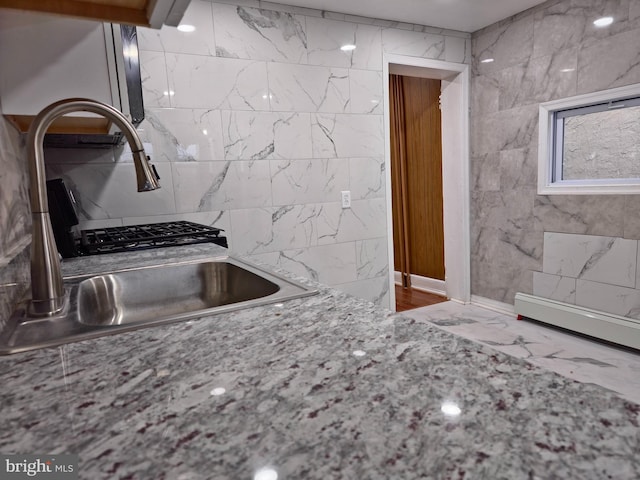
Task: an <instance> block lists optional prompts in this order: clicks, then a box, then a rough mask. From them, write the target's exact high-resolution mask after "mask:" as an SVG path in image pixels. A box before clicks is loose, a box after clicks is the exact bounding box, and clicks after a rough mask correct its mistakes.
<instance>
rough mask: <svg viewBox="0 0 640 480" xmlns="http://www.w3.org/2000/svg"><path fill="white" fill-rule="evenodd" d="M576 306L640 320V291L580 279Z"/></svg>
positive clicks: (577, 285)
mask: <svg viewBox="0 0 640 480" xmlns="http://www.w3.org/2000/svg"><path fill="white" fill-rule="evenodd" d="M576 305H580V306H581V307H587V308H593V309H594V310H599V311H601V312H608V313H613V314H615V315H622V316H623V317H630V318H636V319H640V290H636V289H634V288H626V287H618V286H616V285H609V284H606V283H598V282H590V281H587V280H580V279H578V280H577V281H576Z"/></svg>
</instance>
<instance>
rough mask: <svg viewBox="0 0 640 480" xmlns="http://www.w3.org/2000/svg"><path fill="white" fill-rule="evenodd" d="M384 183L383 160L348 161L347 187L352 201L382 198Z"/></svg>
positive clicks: (363, 159)
mask: <svg viewBox="0 0 640 480" xmlns="http://www.w3.org/2000/svg"><path fill="white" fill-rule="evenodd" d="M385 181H386V179H385V166H384V158H382V157H364V158H350V159H349V186H350V188H351V199H352V200H363V199H366V198H378V197H383V198H384V193H385Z"/></svg>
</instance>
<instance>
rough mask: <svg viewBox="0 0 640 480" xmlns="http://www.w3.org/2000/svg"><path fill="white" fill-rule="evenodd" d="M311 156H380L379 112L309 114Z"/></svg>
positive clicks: (382, 139) (381, 129)
mask: <svg viewBox="0 0 640 480" xmlns="http://www.w3.org/2000/svg"><path fill="white" fill-rule="evenodd" d="M311 122H312V125H311V137H312V140H313V156H314V157H317V158H333V157H369V156H370V157H383V156H384V134H383V124H382V116H381V115H348V114H344V115H341V114H337V115H332V114H312V115H311Z"/></svg>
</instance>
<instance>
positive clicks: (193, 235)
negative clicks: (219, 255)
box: [76, 221, 228, 255]
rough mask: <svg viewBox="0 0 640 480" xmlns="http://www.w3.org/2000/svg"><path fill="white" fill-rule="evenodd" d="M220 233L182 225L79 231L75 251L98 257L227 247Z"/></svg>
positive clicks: (204, 226) (214, 229)
mask: <svg viewBox="0 0 640 480" xmlns="http://www.w3.org/2000/svg"><path fill="white" fill-rule="evenodd" d="M223 231H224V230H222V229H220V228H215V227H210V226H208V225H201V224H199V223H193V222H186V221H177V222H166V223H150V224H147V225H130V226H126V227H109V228H96V229H93V230H82V231H81V234H80V238H79V239H77V240H76V249H77V252H78V255H98V254H103V253H116V252H130V251H135V250H146V249H149V248H159V247H170V246H178V245H193V244H197V243H215V244H217V245H220V246H222V247H227V246H228V245H227V238H226V237H224V236H221V235H220V233H221V232H223Z"/></svg>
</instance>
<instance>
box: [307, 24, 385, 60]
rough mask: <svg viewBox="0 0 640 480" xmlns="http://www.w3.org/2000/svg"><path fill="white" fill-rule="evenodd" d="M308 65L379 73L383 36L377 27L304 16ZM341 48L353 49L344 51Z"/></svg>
mask: <svg viewBox="0 0 640 480" xmlns="http://www.w3.org/2000/svg"><path fill="white" fill-rule="evenodd" d="M307 39H308V59H309V64H312V65H323V66H327V67H349V68H361V69H365V70H382V35H381V29H380V28H379V27H374V26H370V25H361V24H356V23H349V22H340V21H335V20H327V19H324V18H312V17H307ZM343 45H356V49H355V50H352V51H349V52H343V51H342V50H340V47H342V46H343Z"/></svg>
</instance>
